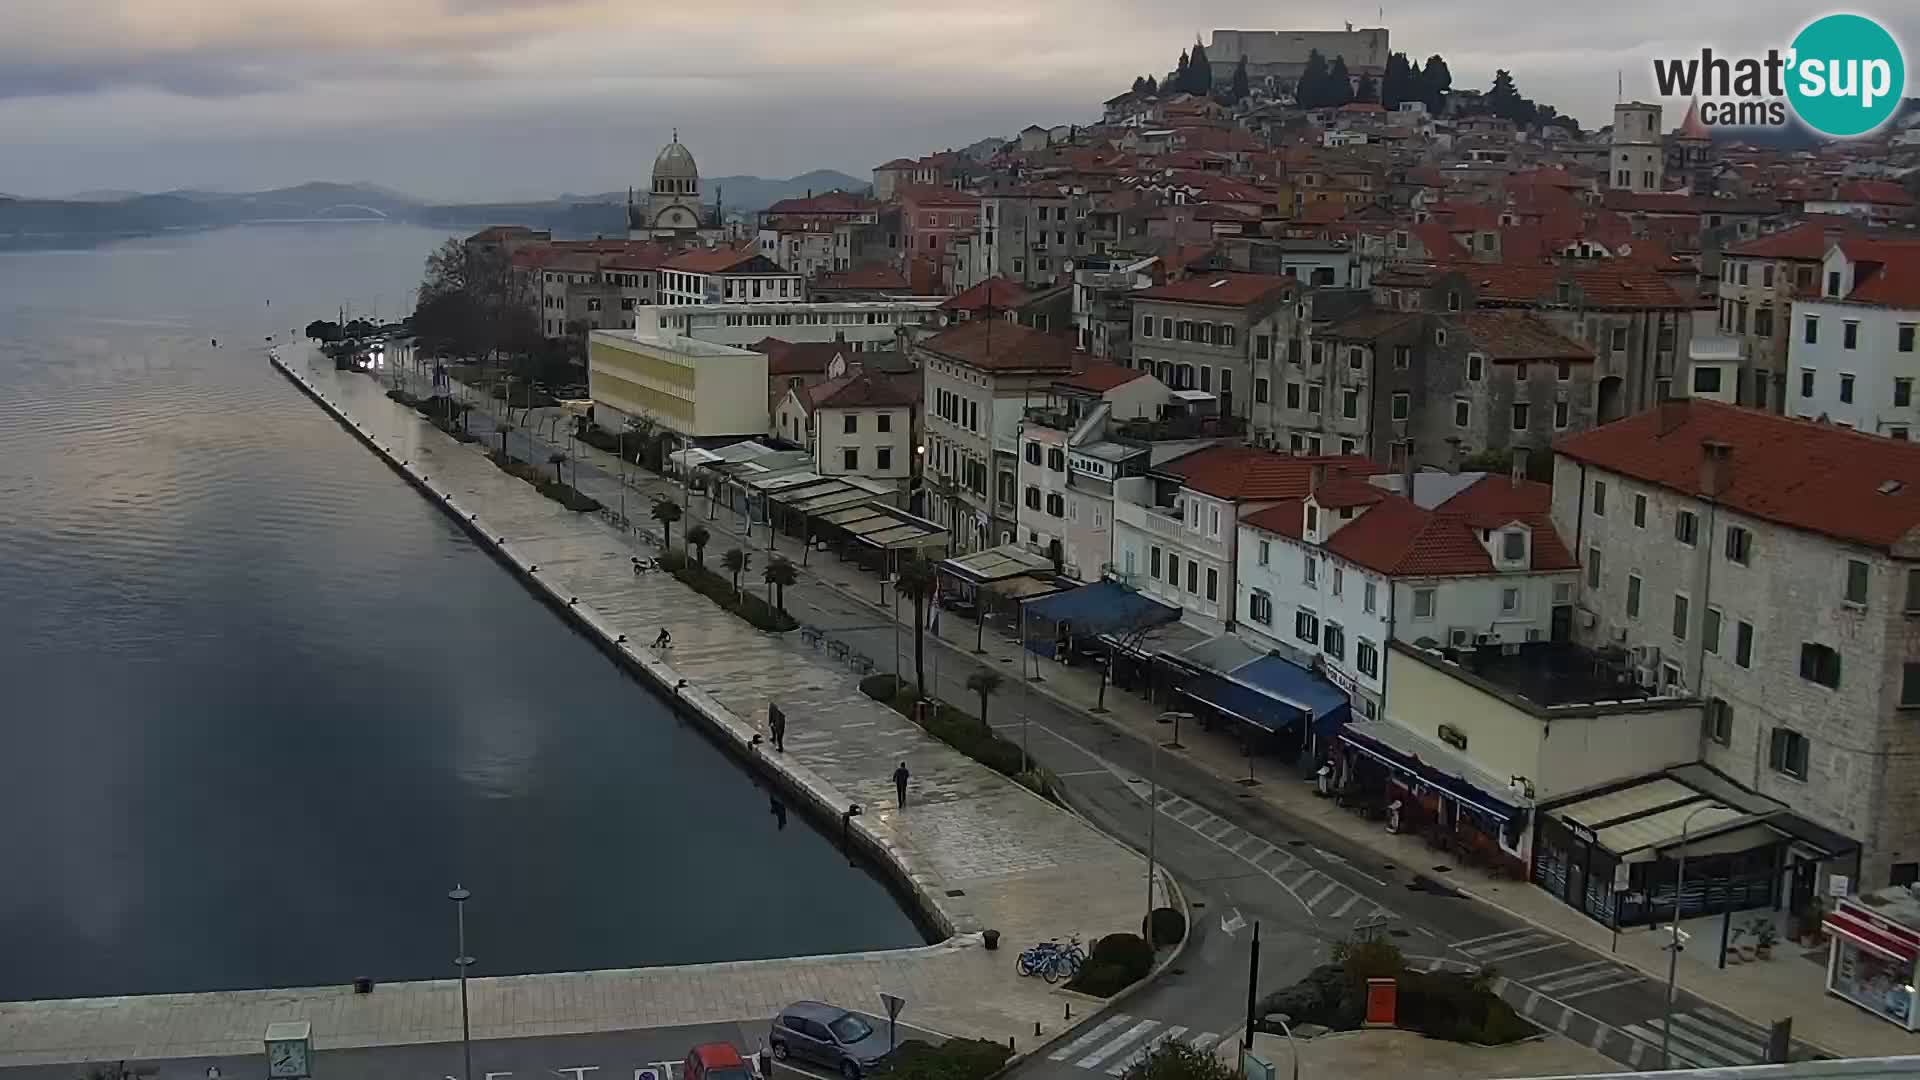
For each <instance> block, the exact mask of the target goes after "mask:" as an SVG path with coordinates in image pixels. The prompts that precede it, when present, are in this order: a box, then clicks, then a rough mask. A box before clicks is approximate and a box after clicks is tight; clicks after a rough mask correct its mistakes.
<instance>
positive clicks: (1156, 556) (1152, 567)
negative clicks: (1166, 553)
mask: <svg viewBox="0 0 1920 1080" xmlns="http://www.w3.org/2000/svg"><path fill="white" fill-rule="evenodd" d="M1147 576H1148V577H1150V578H1152V579H1154V580H1155V581H1158V580H1160V548H1159V546H1158V545H1155V546H1154V549H1153V551H1152V552H1151V553H1150V554H1149V555H1148V558H1147Z"/></svg>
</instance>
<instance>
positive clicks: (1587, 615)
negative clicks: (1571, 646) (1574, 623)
mask: <svg viewBox="0 0 1920 1080" xmlns="http://www.w3.org/2000/svg"><path fill="white" fill-rule="evenodd" d="M1578 614H1579V618H1580V629H1582V630H1591V629H1593V627H1594V624H1596V623H1598V622H1599V621H1600V616H1598V615H1596V614H1594V613H1593V612H1592V611H1589V610H1588V609H1586V608H1581V609H1580V611H1579V613H1578Z"/></svg>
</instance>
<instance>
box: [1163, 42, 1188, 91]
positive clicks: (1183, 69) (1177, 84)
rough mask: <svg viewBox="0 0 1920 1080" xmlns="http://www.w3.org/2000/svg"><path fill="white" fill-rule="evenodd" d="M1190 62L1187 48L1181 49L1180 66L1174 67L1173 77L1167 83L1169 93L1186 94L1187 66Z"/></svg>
mask: <svg viewBox="0 0 1920 1080" xmlns="http://www.w3.org/2000/svg"><path fill="white" fill-rule="evenodd" d="M1189 63H1190V61H1189V60H1188V59H1187V50H1185V49H1181V50H1180V63H1179V66H1177V67H1175V68H1174V69H1173V78H1172V79H1171V80H1170V81H1169V82H1168V83H1167V92H1168V93H1171V94H1184V93H1186V92H1187V67H1188V65H1189Z"/></svg>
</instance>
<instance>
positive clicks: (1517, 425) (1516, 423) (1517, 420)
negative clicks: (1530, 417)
mask: <svg viewBox="0 0 1920 1080" xmlns="http://www.w3.org/2000/svg"><path fill="white" fill-rule="evenodd" d="M1527 412H1528V406H1527V403H1526V402H1524V401H1516V402H1514V403H1513V430H1515V431H1525V430H1527Z"/></svg>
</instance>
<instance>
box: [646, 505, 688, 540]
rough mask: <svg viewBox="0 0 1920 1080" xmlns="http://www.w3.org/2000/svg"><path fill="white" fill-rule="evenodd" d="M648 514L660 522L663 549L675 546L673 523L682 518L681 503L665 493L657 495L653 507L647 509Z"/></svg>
mask: <svg viewBox="0 0 1920 1080" xmlns="http://www.w3.org/2000/svg"><path fill="white" fill-rule="evenodd" d="M647 514H648V516H650V517H652V518H653V520H655V521H657V522H659V523H660V529H661V537H660V541H661V542H660V547H661V548H662V549H663V550H664V549H667V548H671V547H673V523H674V522H676V521H679V520H680V514H681V511H680V504H679V503H677V502H674V501H673V500H672V499H670V498H668V497H667V496H665V495H656V496H654V498H653V509H651V510H649V511H647Z"/></svg>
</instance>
